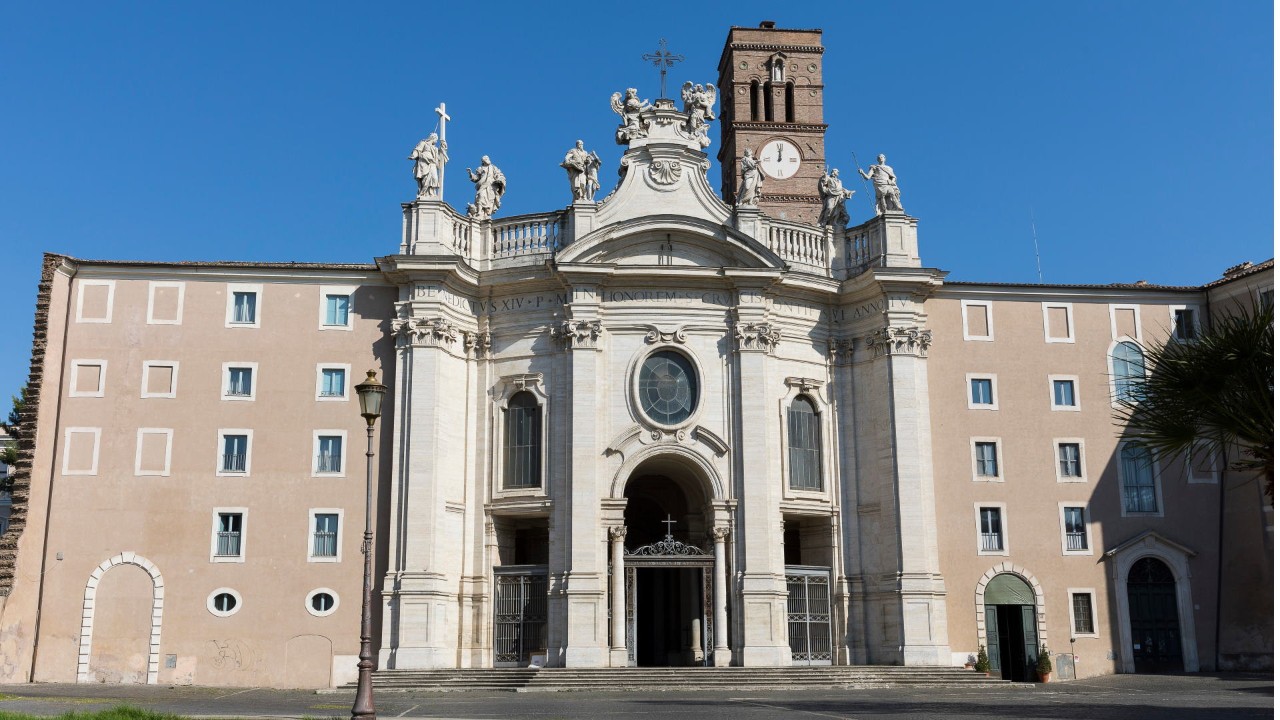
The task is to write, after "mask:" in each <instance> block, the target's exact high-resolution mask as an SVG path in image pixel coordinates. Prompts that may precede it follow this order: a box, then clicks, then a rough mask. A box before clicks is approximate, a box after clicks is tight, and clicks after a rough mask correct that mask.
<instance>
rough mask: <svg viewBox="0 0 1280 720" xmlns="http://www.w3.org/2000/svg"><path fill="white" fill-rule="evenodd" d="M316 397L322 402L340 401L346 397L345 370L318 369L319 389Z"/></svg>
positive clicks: (333, 368)
mask: <svg viewBox="0 0 1280 720" xmlns="http://www.w3.org/2000/svg"><path fill="white" fill-rule="evenodd" d="M317 395H318V397H319V398H320V399H322V400H342V399H345V398H346V397H347V369H346V368H345V367H322V368H320V388H319V390H318V392H317Z"/></svg>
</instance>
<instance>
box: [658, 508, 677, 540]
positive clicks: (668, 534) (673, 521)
mask: <svg viewBox="0 0 1280 720" xmlns="http://www.w3.org/2000/svg"><path fill="white" fill-rule="evenodd" d="M658 522H660V523H662V524H663V525H666V526H667V539H668V540H670V539H671V526H672V525H675V524H676V521H675V520H672V519H671V513H667V519H666V520H659V521H658Z"/></svg>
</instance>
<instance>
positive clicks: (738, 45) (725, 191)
mask: <svg viewBox="0 0 1280 720" xmlns="http://www.w3.org/2000/svg"><path fill="white" fill-rule="evenodd" d="M822 53H823V47H822V31H821V30H783V29H780V28H776V27H774V23H773V22H772V21H767V20H766V21H765V22H762V23H760V26H759V27H754V28H745V27H732V28H730V29H729V38H728V40H726V41H725V44H724V51H723V52H722V53H721V54H720V80H719V91H720V102H721V116H720V122H721V125H720V152H719V154H718V155H717V157H718V159H719V160H720V169H721V174H722V179H721V183H720V191H721V195H722V196H723V198H724V201H725V202H727V203H729V204H733V201H734V198H735V197H736V195H737V193H738V186H739V185H740V184H741V182H742V177H741V170H740V163H741V159H742V151H743V150H745V149H746V148H751V152H752V153H753V154H755V155H756V157H758V158H760V166H761V171H762V175H763V177H764V182H763V188H762V190H763V194H762V196H761V198H760V209H761V210H762V211H763V212H764V213H765V214H767V215H769V216H771V217H775V218H780V219H783V220H793V221H796V222H803V223H808V224H816V223H817V222H818V214H819V212H820V211H821V209H822V200H821V198H820V196H819V195H818V180H819V179H820V178H821V177H822V174H823V172H824V171H825V169H826V150H825V146H824V141H825V138H826V132H827V126H826V124H825V123H823V122H822Z"/></svg>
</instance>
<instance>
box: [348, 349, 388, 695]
mask: <svg viewBox="0 0 1280 720" xmlns="http://www.w3.org/2000/svg"><path fill="white" fill-rule="evenodd" d="M386 393H387V386H386V385H383V384H382V383H380V382H378V373H377V372H376V371H374V370H370V371H369V372H368V377H366V378H365V381H364V382H362V383H360V384H359V385H357V386H356V395H358V396H359V397H360V415H361V417H363V418H364V419H365V422H367V423H369V428H368V429H369V445H368V449H367V450H366V451H365V453H364V457H365V466H364V496H365V497H364V545H363V546H362V547H361V552H363V553H364V595H363V596H362V597H361V598H360V662H359V664H358V665H356V667H358V668H360V678H359V680H358V681H357V683H356V701H355V703H354V704H352V706H351V720H377V717H378V713H377V711H376V710H374V709H373V637H372V636H373V424H374V423H376V422H377V421H378V418H379V417H381V416H382V396H383V395H385V394H386Z"/></svg>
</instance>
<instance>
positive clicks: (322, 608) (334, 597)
mask: <svg viewBox="0 0 1280 720" xmlns="http://www.w3.org/2000/svg"><path fill="white" fill-rule="evenodd" d="M337 609H338V594H337V593H335V592H334V591H332V590H330V589H329V588H316V589H315V590H312V591H311V592H309V593H307V612H309V613H311V614H312V615H315V616H316V617H324V616H325V615H332V614H333V611H334V610H337Z"/></svg>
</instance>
